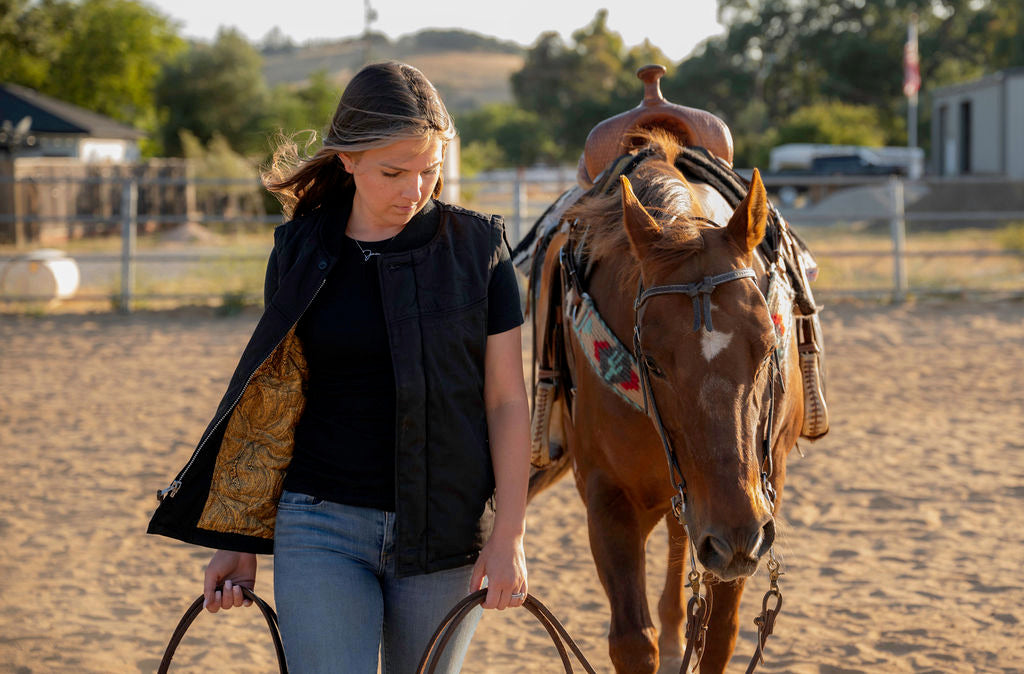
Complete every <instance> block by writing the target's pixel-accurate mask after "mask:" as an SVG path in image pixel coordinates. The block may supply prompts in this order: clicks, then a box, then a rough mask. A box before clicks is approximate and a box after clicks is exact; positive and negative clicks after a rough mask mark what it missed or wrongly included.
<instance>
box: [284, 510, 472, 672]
mask: <svg viewBox="0 0 1024 674" xmlns="http://www.w3.org/2000/svg"><path fill="white" fill-rule="evenodd" d="M394 541H395V513H392V512H386V511H383V510H375V509H373V508H359V507H356V506H347V505H341V504H338V503H332V502H330V501H324V500H321V499H318V498H314V497H312V496H307V495H306V494H298V493H294V492H289V491H285V492H283V493H282V494H281V499H280V502H279V503H278V510H277V524H276V530H275V534H274V599H275V603H276V605H277V612H278V616H279V619H280V624H281V638H282V640H283V642H284V650H285V656H286V657H287V659H288V668H289V670H290V671H293V672H295V673H296V674H315V673H317V672H325V673H327V672H330V673H331V674H335V673H337V672H345V673H346V674H348V673H351V674H363V673H365V674H375V673H376V672H377V664H378V654H379V657H380V667H381V672H383V674H413V673H414V672H415V671H416V667H417V665H418V664H419V661H420V657H421V656H422V655H423V649H425V648H426V646H427V644H428V643H429V642H430V637H431V636H433V634H434V630H435V629H437V625H438V623H440V622H441V619H442V618H444V616H445V615H447V613H448V611H449V610H451V608H452V606H454V605H455V603H456V602H458V601H459V600H460V599H462V598H463V597H465V596H466V595H467V594H469V581H470V577H471V576H472V573H473V567H472V566H463V567H459V568H456V569H449V570H447V571H439V572H437V573H429V574H424V575H419V576H408V577H405V578H396V577H395V559H394ZM481 613H482V609H481V608H480V607H477V608H476V609H474V611H473V613H471V614H470V615H469V616H468V617H467V618H466V620H465V621H463V623H462V624H461V625H460V627H459V629H458V631H457V632H456V634H455V635H454V636H453V638H452V640H451V641H450V642H449V644H448V647H447V648H446V649H445V657H444V659H443V660H442V662H441V666H440V667H439V668H438V670H437V671H438V672H458V671H459V670H460V669H461V667H462V660H463V658H464V657H465V655H466V649H467V648H468V647H469V641H470V639H471V638H472V637H473V631H474V630H475V629H476V625H477V622H479V620H480V615H481Z"/></svg>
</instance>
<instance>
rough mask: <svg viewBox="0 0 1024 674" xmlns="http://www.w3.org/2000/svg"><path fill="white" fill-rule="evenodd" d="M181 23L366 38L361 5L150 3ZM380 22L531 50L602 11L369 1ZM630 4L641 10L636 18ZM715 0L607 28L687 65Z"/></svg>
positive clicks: (689, 2)
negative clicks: (457, 31) (464, 33)
mask: <svg viewBox="0 0 1024 674" xmlns="http://www.w3.org/2000/svg"><path fill="white" fill-rule="evenodd" d="M145 1H146V2H147V3H148V4H150V5H151V6H154V7H156V8H157V9H158V10H160V11H161V12H162V13H163V14H165V15H168V16H170V17H171V18H172V19H175V20H177V21H178V22H179V23H180V25H181V27H182V33H183V34H184V35H186V36H188V37H195V38H202V39H212V38H213V37H214V35H216V33H217V28H218V27H220V26H234V27H235V28H238V29H239V30H240V31H241V32H242V33H243V34H244V35H246V37H248V38H249V39H250V40H252V41H253V42H256V41H258V40H260V39H261V38H263V36H265V35H266V34H267V33H268V32H269V31H270V30H271V29H272V28H274V26H278V27H280V29H281V31H282V32H283V33H284V34H285V35H287V36H289V37H291V38H292V39H293V40H295V42H297V43H299V44H301V43H302V42H305V41H306V40H310V39H318V38H329V39H340V38H345V37H352V36H355V35H358V34H360V33H362V32H363V16H364V10H363V7H364V3H363V1H362V0H288V1H286V2H261V1H260V0H255V1H254V0H145ZM370 5H371V7H372V8H373V9H374V10H375V11H376V12H377V15H378V19H377V21H376V22H375V23H374V24H373V29H374V30H376V31H378V32H381V33H384V34H385V35H387V36H389V37H391V38H397V37H399V36H402V35H406V34H408V33H415V32H416V31H418V30H420V29H423V28H464V29H466V30H472V31H474V32H477V33H482V34H484V35H491V36H494V37H498V38H501V39H505V40H513V41H515V42H518V43H520V44H522V45H525V46H529V45H531V44H533V42H534V41H535V40H536V39H537V37H538V36H539V35H540V34H541V33H542V32H544V31H547V30H556V31H558V32H559V33H561V34H562V36H563V38H565V39H566V40H568V39H569V38H570V36H571V35H572V32H573V31H574V30H576V29H578V28H581V27H583V26H585V25H586V24H588V23H590V21H591V19H593V18H594V14H595V13H596V12H597V10H598V9H599V8H600V7H601V6H602V5H601V4H600V3H598V4H594V3H587V2H581V1H579V0H504V1H502V2H494V1H493V0H492V1H488V0H439V1H437V0H435V1H433V2H431V1H430V0H416V1H415V2H414V1H412V0H370ZM630 5H632V6H633V7H634V8H636V9H635V10H633V11H631V9H630ZM716 5H717V3H716V2H715V0H671V1H670V0H645V1H643V2H636V1H634V2H633V3H627V2H622V1H621V0H620V1H619V2H616V3H614V4H611V5H605V6H607V7H608V10H609V11H608V25H609V27H610V28H611V29H612V30H614V31H616V32H618V33H619V34H621V35H622V37H623V39H624V40H625V42H626V44H627V45H628V46H632V45H636V44H640V43H641V42H643V40H644V38H650V40H651V42H652V43H653V44H655V45H656V46H658V47H660V48H661V49H662V51H664V52H665V54H666V55H667V56H669V58H672V59H674V60H677V61H678V60H681V59H682V58H683V57H685V56H687V55H688V54H689V53H690V52H691V51H692V50H693V48H694V47H695V46H697V44H698V43H699V42H701V41H702V40H704V39H705V38H707V37H709V36H711V35H717V34H721V33H722V32H723V29H722V27H721V26H720V25H719V24H718V22H717V20H716V17H715V11H716Z"/></svg>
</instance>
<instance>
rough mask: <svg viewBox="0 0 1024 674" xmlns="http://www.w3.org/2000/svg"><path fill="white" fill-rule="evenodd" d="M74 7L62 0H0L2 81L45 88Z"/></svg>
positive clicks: (0, 68) (0, 66) (0, 65)
mask: <svg viewBox="0 0 1024 674" xmlns="http://www.w3.org/2000/svg"><path fill="white" fill-rule="evenodd" d="M73 9H74V8H73V6H72V5H71V4H70V3H68V2H62V1H57V2H54V1H53V0H42V2H31V1H30V0H0V82H13V83H15V84H21V85H22V86H26V87H31V88H33V89H38V90H45V88H46V84H47V81H48V77H49V75H50V66H51V65H52V62H53V55H54V54H58V53H60V51H61V49H62V48H63V44H64V42H65V39H64V36H65V35H66V34H67V32H68V26H69V25H70V23H71V14H72V11H73Z"/></svg>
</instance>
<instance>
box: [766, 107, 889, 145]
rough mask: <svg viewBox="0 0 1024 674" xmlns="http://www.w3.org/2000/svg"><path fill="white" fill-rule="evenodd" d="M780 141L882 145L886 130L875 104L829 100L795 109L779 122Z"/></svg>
mask: <svg viewBox="0 0 1024 674" xmlns="http://www.w3.org/2000/svg"><path fill="white" fill-rule="evenodd" d="M778 141H779V142H780V143H830V144H834V145H868V146H881V145H884V144H885V134H884V133H883V131H882V128H881V123H880V122H879V118H878V111H877V110H876V109H875V108H874V107H872V106H870V105H851V104H849V103H837V102H828V103H814V104H812V105H808V106H805V107H803V108H799V109H797V110H796V111H794V112H793V113H792V114H791V115H789V116H788V117H787V118H786V119H785V120H783V122H782V123H781V124H780V125H779V129H778Z"/></svg>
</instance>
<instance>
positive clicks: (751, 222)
mask: <svg viewBox="0 0 1024 674" xmlns="http://www.w3.org/2000/svg"><path fill="white" fill-rule="evenodd" d="M767 222H768V194H767V193H766V192H765V189H764V183H763V182H761V174H760V173H759V172H758V170H757V169H754V176H753V177H752V178H751V179H750V191H749V192H747V196H746V197H744V199H743V201H742V202H740V205H739V206H737V207H736V210H735V211H734V212H733V214H732V217H731V218H729V225H728V230H729V235H730V236H732V238H733V240H734V241H736V244H737V245H738V246H739V247H740V250H742V251H743V252H744V253H748V254H749V253H751V252H753V250H754V249H755V248H757V244H759V243H761V239H763V238H764V228H765V224H766V223H767Z"/></svg>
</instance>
